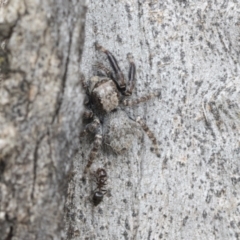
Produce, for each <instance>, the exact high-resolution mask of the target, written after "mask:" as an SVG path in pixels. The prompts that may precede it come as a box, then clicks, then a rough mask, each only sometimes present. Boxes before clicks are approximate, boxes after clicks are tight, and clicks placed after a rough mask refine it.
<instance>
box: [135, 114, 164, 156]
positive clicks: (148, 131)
mask: <svg viewBox="0 0 240 240" xmlns="http://www.w3.org/2000/svg"><path fill="white" fill-rule="evenodd" d="M136 122H137V123H139V125H140V126H141V127H142V129H143V131H144V132H145V133H146V134H147V136H148V137H149V139H150V140H151V141H152V144H153V150H154V152H155V153H156V155H157V157H160V153H159V149H158V144H157V139H156V137H155V136H154V133H153V132H152V131H151V130H150V129H149V127H148V126H147V124H146V123H145V122H144V121H143V120H142V119H141V118H140V117H137V119H136Z"/></svg>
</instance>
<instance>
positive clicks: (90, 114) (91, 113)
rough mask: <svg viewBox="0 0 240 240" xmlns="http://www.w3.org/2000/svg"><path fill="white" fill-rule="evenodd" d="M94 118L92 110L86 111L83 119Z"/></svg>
mask: <svg viewBox="0 0 240 240" xmlns="http://www.w3.org/2000/svg"><path fill="white" fill-rule="evenodd" d="M92 117H93V111H92V110H90V109H86V110H85V111H84V112H83V118H84V119H90V118H92Z"/></svg>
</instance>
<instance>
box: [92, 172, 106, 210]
mask: <svg viewBox="0 0 240 240" xmlns="http://www.w3.org/2000/svg"><path fill="white" fill-rule="evenodd" d="M93 176H94V182H95V183H96V184H97V188H96V189H95V190H94V191H93V192H94V193H93V198H92V201H93V204H94V206H97V205H98V204H99V203H100V202H101V201H102V200H103V196H104V195H105V194H106V193H107V190H106V189H103V187H104V186H105V185H107V183H106V182H107V179H108V177H107V172H106V170H105V169H103V168H98V169H97V170H96V172H94V173H93Z"/></svg>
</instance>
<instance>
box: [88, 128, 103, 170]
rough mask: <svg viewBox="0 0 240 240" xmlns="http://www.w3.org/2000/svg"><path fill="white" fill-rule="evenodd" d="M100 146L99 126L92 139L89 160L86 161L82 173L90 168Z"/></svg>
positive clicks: (100, 133) (100, 131)
mask: <svg viewBox="0 0 240 240" xmlns="http://www.w3.org/2000/svg"><path fill="white" fill-rule="evenodd" d="M101 144H102V129H101V127H100V126H98V128H97V131H96V135H95V137H94V142H93V148H92V149H91V152H90V154H89V160H88V163H87V166H86V167H85V170H84V173H86V172H87V171H88V169H89V168H90V167H91V165H92V163H93V160H94V159H95V158H96V156H97V153H98V150H99V148H100V146H101Z"/></svg>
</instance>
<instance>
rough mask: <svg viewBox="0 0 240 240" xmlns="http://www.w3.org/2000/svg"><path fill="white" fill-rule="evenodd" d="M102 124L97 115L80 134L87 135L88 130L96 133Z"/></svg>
mask: <svg viewBox="0 0 240 240" xmlns="http://www.w3.org/2000/svg"><path fill="white" fill-rule="evenodd" d="M99 126H100V121H99V119H98V118H97V117H95V118H94V119H93V121H92V122H90V123H89V124H87V125H86V127H85V129H84V130H83V131H82V132H81V134H80V136H81V137H83V136H85V135H86V134H87V133H88V132H90V133H95V132H96V130H97V129H98V128H99Z"/></svg>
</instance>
